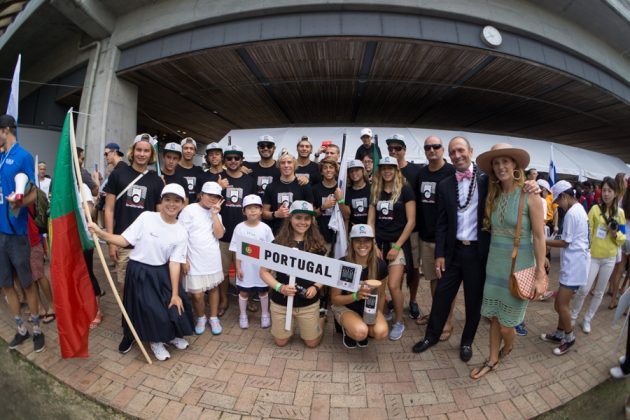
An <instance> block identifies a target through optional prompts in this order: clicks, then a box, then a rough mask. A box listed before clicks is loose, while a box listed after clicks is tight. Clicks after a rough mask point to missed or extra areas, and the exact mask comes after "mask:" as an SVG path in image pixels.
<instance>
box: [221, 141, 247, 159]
mask: <svg viewBox="0 0 630 420" xmlns="http://www.w3.org/2000/svg"><path fill="white" fill-rule="evenodd" d="M223 154H224V155H230V154H232V155H240V156H243V149H241V148H240V147H239V146H237V145H235V144H232V145H230V146H228V147H226V148H225V150H224V151H223Z"/></svg>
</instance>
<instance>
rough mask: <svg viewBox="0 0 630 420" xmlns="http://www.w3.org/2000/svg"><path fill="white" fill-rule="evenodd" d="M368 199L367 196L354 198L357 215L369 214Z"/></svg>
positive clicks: (354, 208) (353, 204) (353, 203)
mask: <svg viewBox="0 0 630 420" xmlns="http://www.w3.org/2000/svg"><path fill="white" fill-rule="evenodd" d="M367 201H368V200H367V197H363V198H353V199H352V209H353V210H354V213H355V215H356V216H365V215H366V214H367V210H368V202H367Z"/></svg>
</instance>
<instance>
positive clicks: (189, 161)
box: [175, 137, 204, 203]
mask: <svg viewBox="0 0 630 420" xmlns="http://www.w3.org/2000/svg"><path fill="white" fill-rule="evenodd" d="M180 146H182V160H180V161H179V165H178V166H177V170H176V171H175V173H176V174H177V175H179V176H182V177H184V179H185V180H186V182H187V185H188V188H187V189H186V193H187V195H188V202H189V203H196V202H197V192H198V187H197V184H198V183H199V180H198V179H197V178H198V177H200V176H201V175H203V174H204V172H203V169H201V166H196V165H194V164H193V158H194V157H195V153H197V142H196V141H195V140H194V139H193V138H192V137H186V138H185V139H183V140H182V141H181V142H180Z"/></svg>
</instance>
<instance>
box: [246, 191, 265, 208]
mask: <svg viewBox="0 0 630 420" xmlns="http://www.w3.org/2000/svg"><path fill="white" fill-rule="evenodd" d="M252 205H255V206H260V207H262V200H261V199H260V196H259V195H258V194H249V195H246V196H245V198H243V208H245V207H247V206H252Z"/></svg>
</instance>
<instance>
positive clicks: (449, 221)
mask: <svg viewBox="0 0 630 420" xmlns="http://www.w3.org/2000/svg"><path fill="white" fill-rule="evenodd" d="M456 188H457V179H456V178H455V174H453V175H450V176H448V177H447V178H444V179H443V180H442V181H440V183H439V184H438V187H437V207H438V218H437V225H436V227H435V257H436V258H440V257H444V258H446V267H447V268H448V266H449V265H450V261H451V259H452V258H453V254H454V253H455V245H456V241H457V238H456V235H457V193H456V191H457V190H456ZM477 188H478V190H477V191H478V194H479V204H478V206H477V240H478V247H477V249H478V251H479V258H481V261H482V263H483V267H485V266H486V261H487V259H488V251H489V249H490V233H489V232H486V231H484V230H482V229H481V228H482V227H483V216H484V211H485V208H486V195H487V194H488V176H487V175H486V174H485V173H483V172H481V171H480V170H479V169H477Z"/></svg>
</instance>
